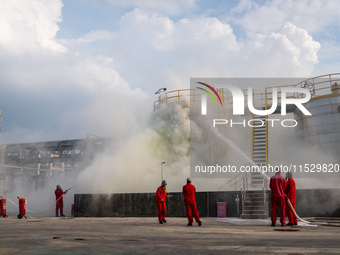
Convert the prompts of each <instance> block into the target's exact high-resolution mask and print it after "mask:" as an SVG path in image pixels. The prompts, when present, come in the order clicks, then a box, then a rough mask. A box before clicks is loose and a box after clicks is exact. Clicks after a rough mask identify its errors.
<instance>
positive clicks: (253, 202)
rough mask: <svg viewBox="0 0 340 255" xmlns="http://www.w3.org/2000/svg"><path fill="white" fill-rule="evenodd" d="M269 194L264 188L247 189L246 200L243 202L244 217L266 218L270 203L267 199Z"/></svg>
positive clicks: (242, 216)
mask: <svg viewBox="0 0 340 255" xmlns="http://www.w3.org/2000/svg"><path fill="white" fill-rule="evenodd" d="M266 195H267V194H266V193H265V194H264V193H263V191H262V190H247V191H246V195H245V201H244V203H243V204H242V215H241V218H242V219H266V218H267V214H268V204H267V203H266V201H267V199H265V198H266V197H264V196H266Z"/></svg>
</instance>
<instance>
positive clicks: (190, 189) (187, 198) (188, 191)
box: [182, 183, 200, 223]
mask: <svg viewBox="0 0 340 255" xmlns="http://www.w3.org/2000/svg"><path fill="white" fill-rule="evenodd" d="M182 193H183V196H184V204H185V210H186V212H187V216H188V220H189V223H193V217H194V218H195V220H196V222H198V221H199V220H200V216H199V214H198V211H197V206H196V196H195V195H196V188H195V186H194V185H192V184H191V183H188V184H186V185H184V186H183V190H182Z"/></svg>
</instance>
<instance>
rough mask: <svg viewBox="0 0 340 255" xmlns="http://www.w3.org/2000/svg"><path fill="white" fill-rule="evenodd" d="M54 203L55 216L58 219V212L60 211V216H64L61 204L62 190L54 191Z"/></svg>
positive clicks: (62, 203) (62, 204)
mask: <svg viewBox="0 0 340 255" xmlns="http://www.w3.org/2000/svg"><path fill="white" fill-rule="evenodd" d="M54 193H55V201H56V207H55V216H56V217H58V211H59V209H60V216H64V213H63V209H64V202H63V195H64V194H65V192H63V190H61V189H60V190H59V189H56V190H55V192H54Z"/></svg>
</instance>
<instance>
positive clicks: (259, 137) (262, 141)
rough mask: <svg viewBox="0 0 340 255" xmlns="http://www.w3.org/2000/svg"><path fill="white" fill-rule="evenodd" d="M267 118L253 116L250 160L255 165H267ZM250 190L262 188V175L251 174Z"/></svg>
mask: <svg viewBox="0 0 340 255" xmlns="http://www.w3.org/2000/svg"><path fill="white" fill-rule="evenodd" d="M267 118H268V116H258V115H253V120H254V121H253V128H252V160H253V162H254V163H255V164H256V165H257V166H260V165H267V163H268V125H267V121H266V120H267ZM251 180H252V183H251V185H252V188H254V189H259V188H262V183H263V175H262V174H261V173H252V176H251Z"/></svg>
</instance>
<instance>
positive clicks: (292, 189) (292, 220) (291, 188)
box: [286, 177, 297, 225]
mask: <svg viewBox="0 0 340 255" xmlns="http://www.w3.org/2000/svg"><path fill="white" fill-rule="evenodd" d="M286 198H287V199H289V201H290V203H291V204H292V206H293V208H294V210H295V199H296V185H295V181H294V179H293V178H292V177H291V178H289V179H288V182H287V188H286ZM286 212H287V216H288V220H289V224H294V225H297V219H296V216H295V214H294V213H293V210H292V209H291V208H290V206H289V204H288V201H287V200H286Z"/></svg>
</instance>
